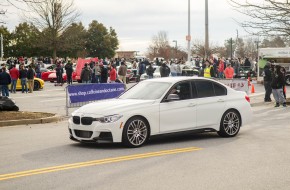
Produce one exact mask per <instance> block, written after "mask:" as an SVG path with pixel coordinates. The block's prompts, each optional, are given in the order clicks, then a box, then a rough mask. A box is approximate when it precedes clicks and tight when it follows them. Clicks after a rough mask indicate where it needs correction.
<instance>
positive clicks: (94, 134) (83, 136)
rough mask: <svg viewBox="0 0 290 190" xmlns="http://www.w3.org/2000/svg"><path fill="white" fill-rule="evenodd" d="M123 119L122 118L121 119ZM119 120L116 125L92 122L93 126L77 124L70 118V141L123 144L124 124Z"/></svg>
mask: <svg viewBox="0 0 290 190" xmlns="http://www.w3.org/2000/svg"><path fill="white" fill-rule="evenodd" d="M121 119H122V118H121ZM121 119H120V120H118V121H116V122H114V123H101V122H99V121H94V122H92V124H91V125H84V124H82V123H80V124H76V123H74V122H73V119H72V118H70V119H69V122H68V128H69V133H70V139H71V140H74V141H78V142H88V143H92V142H122V132H123V125H124V122H123V121H122V120H121Z"/></svg>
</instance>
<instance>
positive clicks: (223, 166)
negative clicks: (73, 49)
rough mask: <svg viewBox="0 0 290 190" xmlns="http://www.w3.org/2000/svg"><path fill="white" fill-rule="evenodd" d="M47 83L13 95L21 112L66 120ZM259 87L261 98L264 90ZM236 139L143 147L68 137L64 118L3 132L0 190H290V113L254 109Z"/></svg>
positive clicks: (60, 91) (190, 138)
mask: <svg viewBox="0 0 290 190" xmlns="http://www.w3.org/2000/svg"><path fill="white" fill-rule="evenodd" d="M64 88H65V87H64V86H63V87H54V86H53V85H52V84H50V83H46V88H45V89H44V90H42V91H39V92H34V93H33V94H22V93H19V92H18V93H17V94H13V95H12V97H13V98H14V99H15V100H16V102H17V103H18V105H19V107H20V109H21V110H27V109H29V110H31V111H47V112H54V113H58V114H61V115H65V110H64V106H65V97H64V95H65V91H64ZM262 90H263V89H262V88H261V91H260V90H259V87H258V86H257V87H256V91H257V92H256V96H254V97H253V99H254V98H256V100H255V101H257V99H258V97H260V94H259V93H263V92H262ZM253 111H254V119H253V122H252V123H251V124H249V125H245V126H243V127H242V128H241V131H240V133H239V135H238V136H237V137H235V138H220V137H219V136H218V135H217V134H216V133H202V134H192V133H187V134H179V135H171V136H162V137H157V138H153V139H151V140H150V141H149V143H148V144H146V145H145V146H143V147H141V148H137V149H130V148H124V147H123V146H122V145H121V144H107V143H104V144H89V145H83V144H80V143H76V142H73V141H71V140H69V138H68V137H69V133H68V129H67V120H66V119H65V120H64V121H61V122H58V123H50V124H37V125H20V126H14V127H2V128H0V144H1V146H0V151H1V155H0V168H1V170H0V189H1V190H2V189H3V190H6V189H21V190H23V189H29V190H31V189H102V190H103V189H105V190H106V189H108V190H109V189H110V190H111V189H118V190H119V189H126V190H127V189H129V190H130V189H132V190H133V189H134V190H135V189H144V190H145V189H146V190H147V189H214V190H216V189H217V190H219V189H221V190H224V189H241V190H244V189H254V190H256V189H258V190H260V189H267V190H268V189H281V190H284V189H285V190H288V189H289V186H290V173H289V171H290V160H289V157H290V152H289V151H287V150H290V142H289V135H288V134H289V133H290V125H289V114H290V108H289V107H288V108H282V107H280V108H274V107H273V104H269V103H268V104H260V105H259V106H255V107H253Z"/></svg>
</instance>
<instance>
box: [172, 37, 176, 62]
mask: <svg viewBox="0 0 290 190" xmlns="http://www.w3.org/2000/svg"><path fill="white" fill-rule="evenodd" d="M172 42H175V59H176V57H177V40H173V41H172Z"/></svg>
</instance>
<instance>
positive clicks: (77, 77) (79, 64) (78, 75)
mask: <svg viewBox="0 0 290 190" xmlns="http://www.w3.org/2000/svg"><path fill="white" fill-rule="evenodd" d="M91 61H94V62H98V61H99V59H98V58H89V59H82V58H78V62H77V66H76V70H75V72H76V75H75V80H76V81H78V82H79V83H80V82H81V73H82V69H83V68H84V65H85V64H86V63H90V62H91Z"/></svg>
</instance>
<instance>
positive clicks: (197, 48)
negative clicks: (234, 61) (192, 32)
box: [191, 39, 225, 57]
mask: <svg viewBox="0 0 290 190" xmlns="http://www.w3.org/2000/svg"><path fill="white" fill-rule="evenodd" d="M191 51H192V53H193V54H194V55H197V56H200V57H206V54H209V55H211V54H218V55H219V56H222V57H223V56H224V55H225V53H224V51H225V48H224V47H220V46H218V45H217V44H216V43H213V42H210V44H209V47H208V50H207V52H206V49H205V43H204V41H203V40H199V39H195V40H194V41H193V45H192V50H191Z"/></svg>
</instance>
